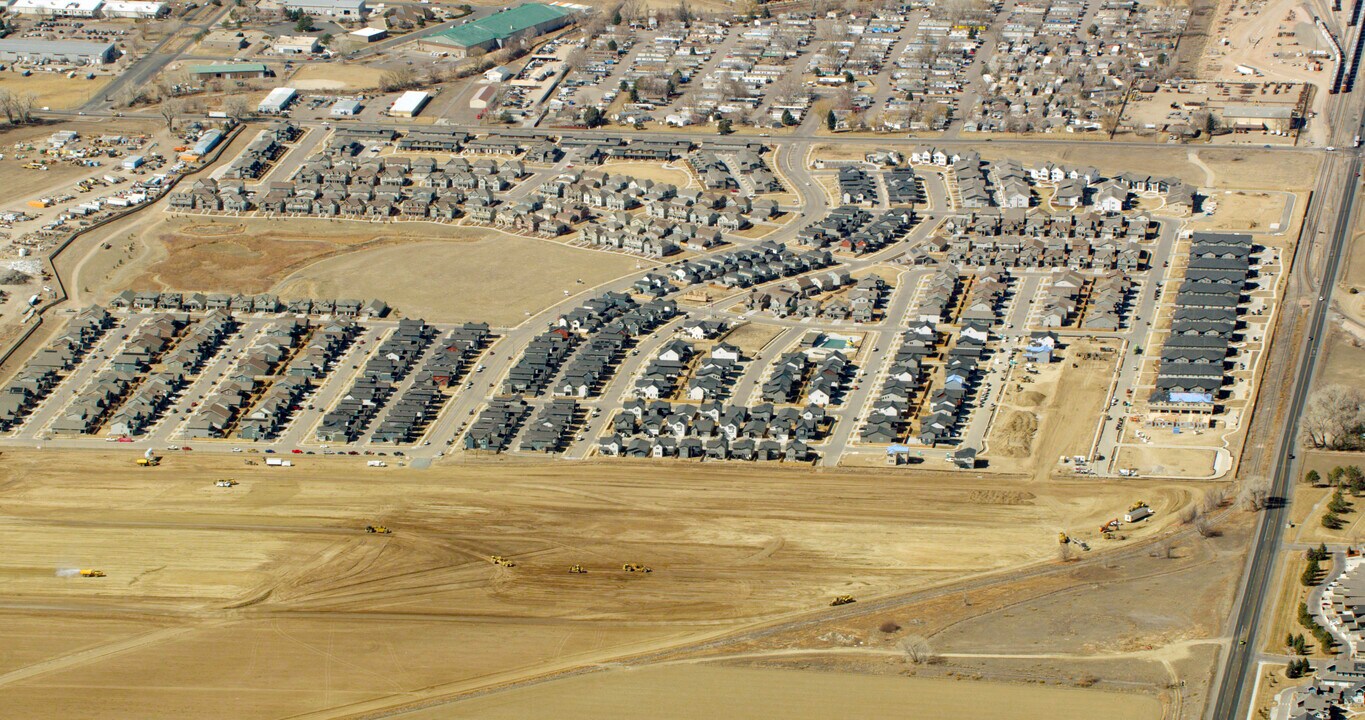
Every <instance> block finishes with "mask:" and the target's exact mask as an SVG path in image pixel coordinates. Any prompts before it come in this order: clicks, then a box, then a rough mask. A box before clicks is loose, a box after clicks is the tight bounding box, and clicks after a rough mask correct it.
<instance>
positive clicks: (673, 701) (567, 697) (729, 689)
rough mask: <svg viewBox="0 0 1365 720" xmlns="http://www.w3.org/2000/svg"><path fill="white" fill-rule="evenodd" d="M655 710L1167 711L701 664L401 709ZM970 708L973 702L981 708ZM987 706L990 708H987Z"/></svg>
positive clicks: (1043, 692) (806, 714)
mask: <svg viewBox="0 0 1365 720" xmlns="http://www.w3.org/2000/svg"><path fill="white" fill-rule="evenodd" d="M641 707H648V708H650V712H649V715H650V717H653V718H661V719H662V718H666V719H668V720H694V719H695V720H700V719H702V718H713V717H724V718H737V719H738V718H774V717H782V718H791V719H792V720H807V719H809V720H817V719H820V720H824V719H825V718H855V717H887V716H889V717H954V718H992V720H1015V719H1017V720H1025V719H1026V718H1040V717H1048V718H1057V719H1058V720H1061V719H1062V718H1076V719H1077V720H1081V719H1082V718H1091V717H1097V716H1103V717H1106V718H1110V719H1111V720H1129V719H1131V720H1139V719H1144V720H1145V719H1148V718H1150V719H1152V720H1155V719H1156V718H1160V717H1161V706H1160V704H1159V703H1157V701H1156V700H1155V699H1153V698H1150V697H1142V696H1136V695H1124V694H1119V693H1108V692H1098V691H1087V690H1078V689H1074V688H1050V687H1040V686H1034V685H1007V684H1004V683H969V682H958V681H953V680H941V679H927V678H914V677H876V676H870V675H853V674H849V673H835V672H796V671H791V670H771V669H759V668H742V667H702V666H694V665H686V666H671V667H650V668H644V669H638V670H613V671H609V672H605V673H594V674H591V675H586V676H582V677H576V678H571V679H568V680H560V681H556V682H552V683H547V684H544V685H539V686H537V687H534V688H529V689H526V690H513V691H510V692H506V693H498V694H495V695H491V696H488V697H483V698H478V699H475V700H469V701H466V702H461V703H456V704H453V705H446V706H442V707H440V708H436V709H432V710H427V711H422V712H414V713H411V714H406V715H403V716H401V717H404V718H412V720H419V719H422V720H436V719H437V718H442V719H447V718H489V719H490V720H492V719H496V718H525V717H531V716H534V715H537V714H538V711H540V710H543V709H544V708H554V714H555V716H556V717H559V718H563V719H564V720H589V719H590V718H604V717H628V716H632V715H633V714H635V713H636V712H638V711H639V708H641ZM972 708H975V710H973V709H972ZM987 708H989V710H988V709H987Z"/></svg>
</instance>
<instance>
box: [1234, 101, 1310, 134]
mask: <svg viewBox="0 0 1365 720" xmlns="http://www.w3.org/2000/svg"><path fill="white" fill-rule="evenodd" d="M1222 116H1223V123H1224V124H1225V125H1227V126H1229V127H1231V128H1232V129H1233V130H1234V131H1237V132H1259V131H1263V130H1270V131H1272V132H1282V133H1284V132H1289V131H1290V130H1293V129H1294V128H1295V127H1296V126H1297V124H1298V123H1297V121H1296V119H1295V117H1294V108H1293V107H1290V106H1288V105H1243V104H1232V105H1226V106H1224V107H1223V112H1222Z"/></svg>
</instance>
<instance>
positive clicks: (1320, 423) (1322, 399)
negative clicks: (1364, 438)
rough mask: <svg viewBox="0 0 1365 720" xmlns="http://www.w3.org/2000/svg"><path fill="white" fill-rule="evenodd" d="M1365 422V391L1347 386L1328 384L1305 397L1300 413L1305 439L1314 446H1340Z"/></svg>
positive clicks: (1335, 448) (1332, 447)
mask: <svg viewBox="0 0 1365 720" xmlns="http://www.w3.org/2000/svg"><path fill="white" fill-rule="evenodd" d="M1363 424H1365V392H1362V391H1361V390H1360V388H1356V387H1350V386H1347V385H1327V386H1325V387H1322V388H1319V389H1318V390H1317V391H1316V392H1314V393H1313V394H1312V395H1311V396H1310V397H1309V398H1308V407H1307V408H1305V409H1304V413H1303V432H1304V441H1305V442H1306V443H1307V444H1310V445H1312V446H1313V447H1318V448H1329V449H1332V450H1337V449H1341V448H1342V447H1344V446H1345V443H1346V441H1347V439H1348V438H1351V437H1353V435H1354V433H1355V431H1357V430H1359V429H1360V427H1361V425H1363Z"/></svg>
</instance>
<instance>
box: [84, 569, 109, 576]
mask: <svg viewBox="0 0 1365 720" xmlns="http://www.w3.org/2000/svg"><path fill="white" fill-rule="evenodd" d="M81 577H104V571H103V570H82V571H81Z"/></svg>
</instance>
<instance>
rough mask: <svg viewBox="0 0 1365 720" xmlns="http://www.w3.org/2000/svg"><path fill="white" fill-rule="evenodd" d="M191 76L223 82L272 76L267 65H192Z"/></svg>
mask: <svg viewBox="0 0 1365 720" xmlns="http://www.w3.org/2000/svg"><path fill="white" fill-rule="evenodd" d="M190 74H191V75H194V76H195V77H199V78H215V79H221V80H246V79H251V78H263V77H266V76H268V75H270V68H268V67H266V65H265V63H220V64H217V65H191V66H190Z"/></svg>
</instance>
